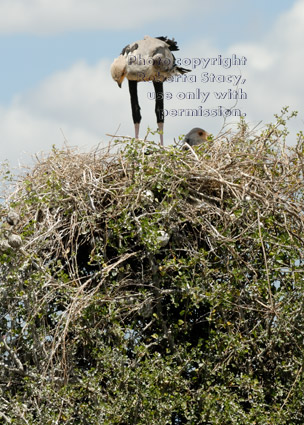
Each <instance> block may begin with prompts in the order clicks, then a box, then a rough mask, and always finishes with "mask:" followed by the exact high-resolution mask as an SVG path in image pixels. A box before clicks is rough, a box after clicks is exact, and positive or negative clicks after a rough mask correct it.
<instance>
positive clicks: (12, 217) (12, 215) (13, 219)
mask: <svg viewBox="0 0 304 425" xmlns="http://www.w3.org/2000/svg"><path fill="white" fill-rule="evenodd" d="M6 221H7V222H8V224H9V225H10V226H15V225H16V224H17V223H18V221H19V214H17V213H16V212H15V211H9V213H8V214H7V216H6Z"/></svg>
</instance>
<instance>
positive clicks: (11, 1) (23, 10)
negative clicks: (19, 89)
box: [0, 0, 219, 34]
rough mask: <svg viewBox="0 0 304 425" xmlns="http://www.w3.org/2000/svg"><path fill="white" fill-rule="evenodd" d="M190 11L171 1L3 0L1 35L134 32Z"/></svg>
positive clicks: (194, 1)
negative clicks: (109, 31)
mask: <svg viewBox="0 0 304 425" xmlns="http://www.w3.org/2000/svg"><path fill="white" fill-rule="evenodd" d="M197 1H198V0H192V3H194V4H195V3H196V2H197ZM218 1H219V0H218ZM208 2H209V0H208ZM132 11H133V12H134V13H132ZM160 11H161V13H160ZM187 11H189V5H188V4H186V3H185V2H180V3H179V4H175V5H174V7H172V5H171V4H170V2H163V1H162V0H154V1H153V2H146V3H144V4H143V2H142V1H141V0H133V1H132V3H130V2H127V1H125V0H116V1H115V2H102V1H100V0H86V1H82V0H52V1H50V0H26V1H24V0H0V32H2V33H8V34H12V33H15V32H26V33H33V34H53V33H57V32H62V31H68V30H82V29H89V30H92V29H102V30H106V29H110V30H123V29H133V28H134V25H135V24H136V26H137V27H143V26H144V25H145V24H147V23H149V22H153V21H156V20H157V21H160V20H164V19H166V18H170V19H174V18H176V17H182V16H183V15H184V14H185V13H186V12H187Z"/></svg>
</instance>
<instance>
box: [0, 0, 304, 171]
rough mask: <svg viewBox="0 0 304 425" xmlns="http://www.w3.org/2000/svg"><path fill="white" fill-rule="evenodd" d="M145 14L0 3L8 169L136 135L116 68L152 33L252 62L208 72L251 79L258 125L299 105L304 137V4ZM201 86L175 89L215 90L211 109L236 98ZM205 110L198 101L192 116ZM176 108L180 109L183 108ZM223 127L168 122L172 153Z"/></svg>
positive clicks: (116, 5)
mask: <svg viewBox="0 0 304 425" xmlns="http://www.w3.org/2000/svg"><path fill="white" fill-rule="evenodd" d="M142 5H143V3H142V2H141V1H139V0H136V1H133V2H123V1H122V0H116V2H112V3H111V2H107V3H104V2H101V1H100V0H87V1H86V2H81V1H80V0H53V1H48V0H27V1H26V2H25V1H24V0H0V57H1V58H2V60H1V67H0V138H1V139H0V140H1V160H4V159H9V160H10V161H11V163H12V164H13V165H14V164H16V163H17V161H18V160H21V162H27V161H28V156H29V155H31V154H34V153H35V152H37V151H45V152H47V151H48V150H49V149H50V147H51V146H52V145H53V144H56V145H58V146H60V145H62V143H63V141H64V139H66V140H68V142H69V143H70V144H71V145H79V146H81V147H90V146H94V145H97V144H98V143H102V144H103V143H104V144H105V143H107V142H108V140H109V137H107V136H106V135H105V134H106V133H110V134H113V132H115V131H116V130H117V128H119V130H118V134H123V135H132V136H133V123H132V118H131V110H130V104H129V94H128V88H127V84H126V83H124V86H123V88H122V89H121V90H119V89H118V87H117V85H116V84H115V83H114V81H112V80H111V77H110V73H109V66H110V64H111V62H112V61H113V59H114V58H115V57H117V56H118V54H119V53H120V51H121V49H122V48H123V47H124V46H125V45H126V44H128V43H129V42H132V41H135V40H138V39H141V38H142V37H143V36H144V35H146V34H149V35H151V36H159V35H167V36H170V37H174V38H175V39H176V40H177V42H178V44H179V47H180V51H179V52H177V54H176V56H177V57H180V58H184V57H187V58H194V57H217V56H218V55H219V54H221V55H222V56H223V57H229V56H231V55H232V54H233V53H234V54H237V55H239V56H245V57H246V58H247V65H246V67H243V68H242V69H241V70H240V69H231V70H223V68H221V67H217V68H212V69H206V71H209V72H215V73H216V74H220V75H226V74H231V73H233V74H238V73H239V72H241V73H242V75H243V76H244V78H245V79H246V83H245V84H244V86H243V87H242V89H243V90H244V91H246V94H247V96H248V98H247V99H246V101H244V100H242V101H240V102H239V105H240V106H241V107H242V108H241V109H242V111H246V120H248V121H249V122H250V123H252V125H255V124H256V123H257V122H259V121H263V122H264V121H265V122H268V121H269V120H271V119H272V117H273V114H275V113H278V112H279V111H280V109H281V107H283V106H285V105H289V106H290V107H291V109H297V110H299V118H298V119H297V120H296V122H295V123H294V124H292V126H293V128H292V129H293V131H294V132H295V131H297V130H299V129H300V128H301V125H302V123H303V119H304V96H303V94H304V93H303V83H302V72H301V66H303V57H304V42H303V40H304V0H294V1H292V0H290V1H286V0H284V1H283V0H277V1H276V2H266V1H265V0H263V1H262V0H257V1H254V2H253V1H248V0H247V1H240V0H230V1H229V2H228V1H227V0H189V1H188V2H180V1H175V2H170V1H169V2H168V1H167V2H163V1H160V0H155V1H154V2H153V3H152V2H151V4H150V3H148V4H145V7H144V8H143V6H142ZM134 10H136V13H135V12H134ZM196 77H197V83H196V84H195V85H194V84H192V85H191V84H186V83H184V84H177V83H172V84H171V83H170V84H169V83H168V84H167V85H166V87H167V90H170V92H171V91H172V93H176V92H178V90H179V91H181V90H183V91H184V92H185V93H189V92H190V91H191V92H192V91H195V89H197V88H198V87H199V88H200V89H201V90H206V91H209V92H210V96H209V99H210V104H208V105H207V103H208V102H206V104H204V105H203V106H204V108H207V107H216V106H218V105H216V104H215V102H214V101H213V102H211V97H212V94H213V92H214V91H218V90H227V89H228V88H231V89H233V87H231V86H230V85H229V84H228V85H227V84H223V83H213V84H210V85H204V86H202V85H201V83H200V82H199V73H198V70H196ZM141 86H142V87H140V88H139V93H140V95H139V96H140V104H141V107H142V115H143V116H144V118H143V121H142V125H141V129H142V130H141V134H140V135H141V136H144V133H145V129H146V128H147V127H148V126H150V127H151V128H153V129H154V128H156V124H155V115H154V105H153V106H152V103H151V101H149V100H148V99H147V91H149V90H151V87H149V86H148V85H147V84H146V85H145V87H144V85H143V84H142V85H141ZM165 89H166V88H165ZM174 90H175V91H174ZM208 101H209V100H208ZM198 105H201V104H200V103H198V102H197V101H196V103H195V102H190V101H188V102H187V104H186V107H189V108H195V107H197V106H198ZM167 106H168V108H169V107H170V108H180V107H181V102H177V101H176V102H175V103H174V102H173V101H172V102H171V103H169V104H168V105H167ZM224 106H226V105H224ZM228 106H229V105H228V104H227V107H228ZM230 106H231V102H230ZM165 107H166V105H165ZM234 121H235V120H234ZM222 124H223V122H222V119H221V118H220V117H212V118H211V117H207V118H204V117H199V118H198V117H196V118H195V117H188V116H187V117H173V116H168V117H167V119H166V122H165V144H171V143H172V142H173V139H174V138H178V136H179V135H180V134H185V133H187V132H188V131H189V130H190V129H191V128H192V127H195V126H199V127H203V128H205V129H206V130H207V131H210V132H212V133H213V134H215V135H216V133H217V131H219V130H220V128H221V126H222Z"/></svg>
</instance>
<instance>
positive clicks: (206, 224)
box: [2, 125, 304, 354]
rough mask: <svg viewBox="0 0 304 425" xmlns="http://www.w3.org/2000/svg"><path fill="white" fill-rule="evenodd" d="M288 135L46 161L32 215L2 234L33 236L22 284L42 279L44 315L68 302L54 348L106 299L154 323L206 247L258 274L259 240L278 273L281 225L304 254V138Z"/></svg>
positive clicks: (246, 135)
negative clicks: (291, 140) (271, 248)
mask: <svg viewBox="0 0 304 425" xmlns="http://www.w3.org/2000/svg"><path fill="white" fill-rule="evenodd" d="M281 137H282V133H281V132H280V131H279V129H278V127H277V126H271V127H269V128H268V129H267V130H265V131H264V132H263V133H262V134H260V135H256V134H252V133H250V132H249V131H248V130H247V128H246V126H245V125H243V126H242V127H241V128H240V130H239V132H237V133H236V134H234V135H229V137H228V136H227V137H225V136H222V137H219V138H218V139H217V140H209V141H208V142H206V143H205V144H203V145H201V146H199V147H196V148H195V149H194V150H193V149H191V148H190V149H189V148H188V149H180V148H178V147H165V148H164V147H159V146H158V145H156V144H155V143H153V142H147V141H145V142H144V141H140V140H139V141H135V140H132V141H130V142H128V143H115V144H114V146H113V149H109V148H107V149H104V150H102V149H101V150H95V151H92V152H89V153H79V152H78V151H77V150H76V149H71V148H67V149H64V150H57V149H54V150H53V151H52V152H51V153H50V154H49V155H48V156H47V157H45V158H43V157H41V158H39V159H38V160H37V162H36V164H35V166H34V167H33V169H32V170H30V172H28V173H27V175H26V176H25V177H23V178H22V179H21V181H20V182H19V184H18V186H17V188H16V190H15V192H14V193H13V194H12V195H11V197H10V199H9V205H10V208H11V209H13V210H14V211H16V212H18V214H19V215H20V220H19V222H18V223H17V224H15V225H14V226H13V227H10V228H9V229H8V225H6V224H3V226H2V233H3V232H4V230H3V229H8V231H9V232H13V233H16V234H20V235H22V239H23V246H22V248H21V249H19V248H18V249H17V248H16V253H15V254H14V255H15V260H14V261H18V264H19V273H20V276H21V278H20V281H19V285H20V287H23V285H24V281H25V279H26V278H27V276H33V275H32V273H35V274H36V276H37V275H39V276H40V278H39V279H40V280H39V279H38V280H39V282H40V286H38V287H37V279H36V281H35V283H34V284H33V288H32V290H33V292H32V296H33V297H34V298H35V297H36V302H35V309H34V311H32V312H31V314H32V316H33V317H35V316H38V315H39V314H42V313H41V312H43V311H46V310H47V309H48V308H49V307H48V306H50V305H51V304H52V302H53V301H54V300H58V297H59V298H60V303H59V304H58V303H57V304H58V305H60V308H59V307H58V305H57V307H56V308H57V314H58V315H59V310H60V314H61V313H62V312H64V314H62V316H60V317H61V319H60V320H59V321H58V323H57V325H56V327H55V329H54V333H53V335H52V339H51V340H52V341H53V345H52V348H53V349H52V353H53V354H55V353H56V352H57V350H58V347H59V346H60V345H61V349H62V350H63V351H64V348H62V343H63V342H64V341H65V338H66V336H67V334H68V332H69V330H70V329H71V326H72V324H73V325H75V323H77V320H78V318H79V317H80V316H81V314H82V312H83V311H84V310H85V309H86V308H87V307H89V306H90V305H91V303H93V302H96V300H97V299H98V302H99V303H111V302H115V303H116V306H117V304H119V303H121V310H120V314H121V318H122V319H123V320H126V319H127V318H128V317H130V316H131V315H134V314H137V313H140V314H141V315H142V317H147V316H149V315H150V316H151V314H152V313H151V312H152V311H153V308H154V307H155V306H156V305H157V300H159V299H160V298H161V297H163V296H165V294H168V293H169V292H170V291H173V290H174V285H175V279H176V273H177V272H176V270H177V268H176V267H175V266H174V264H176V261H178V260H179V261H180V263H179V264H182V259H187V261H188V260H189V258H190V259H191V258H197V257H198V256H199V255H201V253H202V252H203V253H204V255H205V257H204V258H205V260H206V261H208V260H210V261H213V262H214V268H216V267H217V264H220V263H224V262H228V261H230V260H231V258H232V259H234V260H235V261H237V262H238V263H239V265H240V269H242V268H243V269H246V270H247V271H248V273H249V272H250V276H251V278H252V276H253V277H254V276H257V271H256V270H255V268H254V259H255V255H256V253H255V250H256V247H257V245H258V244H260V246H261V247H262V248H263V249H264V259H265V262H266V266H265V268H266V271H267V259H266V251H267V243H263V232H264V230H263V229H266V228H267V229H268V228H269V229H270V230H269V232H270V233H272V236H273V241H274V242H273V243H274V244H277V246H280V243H281V242H280V238H279V237H277V236H276V230H271V229H277V230H278V233H280V232H283V233H285V234H287V235H288V238H289V239H288V240H289V242H288V243H290V244H291V245H293V246H296V247H298V248H297V249H298V252H299V257H298V258H302V257H303V224H304V216H303V198H302V196H303V143H302V140H301V139H300V140H299V142H298V144H297V146H295V147H292V148H286V147H285V146H284V143H282V142H281V141H280V138H281ZM3 234H4V233H3ZM276 238H277V239H276ZM284 244H285V245H286V242H284ZM239 247H241V248H239ZM11 248H12V247H11ZM11 248H10V249H11ZM6 249H9V247H7V246H6ZM7 252H8V253H9V252H10V251H7ZM176 259H177V260H176ZM187 264H189V262H188V263H187ZM206 265H207V263H206V264H205V265H204V264H203V260H202V264H201V273H204V267H205V266H206ZM268 267H269V266H268ZM214 273H215V272H214ZM215 275H216V273H215V274H213V275H212V279H215V277H214V276H215ZM246 276H247V278H248V279H249V274H248V275H244V279H246ZM206 278H208V276H207V277H206ZM221 279H223V276H222V277H221ZM21 281H22V282H23V283H21ZM164 281H165V282H167V283H166V284H163V283H160V282H164ZM26 282H27V285H31V280H30V279H28V280H27V281H26ZM58 294H60V295H58ZM150 316H149V317H150ZM57 317H58V316H57ZM165 331H166V330H165V329H164V332H165ZM47 342H48V343H49V340H48V341H46V343H47ZM169 342H170V341H169Z"/></svg>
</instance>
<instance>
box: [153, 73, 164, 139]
mask: <svg viewBox="0 0 304 425" xmlns="http://www.w3.org/2000/svg"><path fill="white" fill-rule="evenodd" d="M153 85H154V89H155V113H156V119H157V126H158V130H159V133H160V144H161V145H163V144H164V138H163V130H164V88H163V83H162V82H160V81H153Z"/></svg>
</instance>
